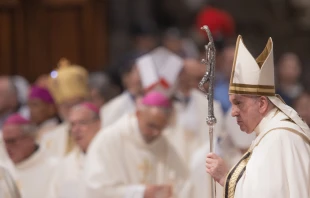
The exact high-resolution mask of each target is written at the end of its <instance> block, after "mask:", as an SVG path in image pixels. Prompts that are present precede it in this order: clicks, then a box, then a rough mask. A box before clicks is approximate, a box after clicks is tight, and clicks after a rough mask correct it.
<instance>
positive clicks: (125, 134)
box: [83, 92, 188, 198]
mask: <svg viewBox="0 0 310 198" xmlns="http://www.w3.org/2000/svg"><path fill="white" fill-rule="evenodd" d="M152 94H153V95H152ZM154 94H155V95H154ZM167 103H168V102H167V99H166V98H165V96H163V95H162V94H157V92H151V93H149V94H147V95H146V96H145V97H144V99H143V100H142V104H143V105H142V106H141V109H140V107H139V108H138V111H137V115H136V114H135V113H132V114H126V115H125V116H123V117H122V118H121V119H120V120H119V121H117V122H116V123H115V124H113V125H111V126H110V127H108V128H105V129H103V130H102V131H100V132H99V133H98V134H97V136H96V137H95V138H94V140H93V142H92V144H91V145H90V147H89V150H88V153H87V156H86V164H85V175H84V179H85V187H86V188H85V194H84V197H83V198H86V197H92V198H97V197H98V198H104V197H106V198H124V197H128V198H143V197H144V195H145V193H147V192H148V190H149V189H150V188H149V187H150V185H158V188H160V185H167V186H170V185H171V186H173V187H174V189H173V190H174V193H175V195H178V194H179V193H180V192H181V191H182V187H183V185H184V184H185V182H186V180H187V175H188V171H187V168H186V166H185V164H183V162H182V160H181V158H180V157H179V155H178V154H177V153H176V151H175V150H174V147H173V146H171V145H170V143H169V142H168V141H167V139H166V138H165V137H164V136H161V135H160V133H161V130H163V128H164V126H165V125H166V124H167V123H168V119H167V117H166V116H164V115H163V114H162V113H163V112H161V111H163V110H159V109H158V110H157V108H164V109H165V108H167V107H168V105H167ZM169 106H170V105H169ZM145 108H146V109H145ZM153 108H155V109H153ZM169 108H171V107H169ZM155 111H156V112H157V113H160V115H161V116H164V117H161V116H160V117H157V116H159V114H157V113H156V115H157V116H155V114H154V112H155ZM159 111H160V112H159ZM164 111H166V110H164ZM138 112H139V113H138ZM146 112H148V113H150V114H145V113H146ZM138 115H140V116H138ZM154 116H155V117H154ZM162 122H164V123H165V124H163V123H162ZM146 123H148V124H146ZM159 123H160V124H159ZM142 128H143V131H142V130H141V129H142ZM157 193H160V191H159V192H157ZM162 193H163V192H162ZM153 196H154V195H153ZM163 197H167V196H163Z"/></svg>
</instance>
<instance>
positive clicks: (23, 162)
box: [2, 114, 58, 198]
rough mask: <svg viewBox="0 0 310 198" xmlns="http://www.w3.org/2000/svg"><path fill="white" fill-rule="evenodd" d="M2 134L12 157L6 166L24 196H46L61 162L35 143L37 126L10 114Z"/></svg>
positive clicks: (40, 197) (31, 197)
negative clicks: (57, 166)
mask: <svg viewBox="0 0 310 198" xmlns="http://www.w3.org/2000/svg"><path fill="white" fill-rule="evenodd" d="M2 131H3V141H4V144H5V148H6V151H7V153H8V156H9V158H10V161H6V162H4V163H3V166H4V167H5V168H7V170H8V171H9V172H10V174H11V175H12V177H13V179H14V181H15V182H16V185H17V188H18V189H19V191H20V193H21V197H22V198H42V197H45V196H46V192H47V190H48V189H49V186H50V184H51V178H52V175H53V174H54V173H55V170H56V165H57V163H58V161H57V160H56V159H54V158H51V157H50V156H49V155H48V154H47V152H46V151H45V149H44V148H43V147H40V146H39V145H38V144H37V143H36V129H35V127H33V125H31V124H30V121H29V120H27V119H25V118H23V117H22V116H21V115H19V114H13V115H11V116H10V117H9V118H8V119H7V120H6V121H5V123H4V126H3V128H2Z"/></svg>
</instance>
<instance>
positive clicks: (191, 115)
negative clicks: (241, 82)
mask: <svg viewBox="0 0 310 198" xmlns="http://www.w3.org/2000/svg"><path fill="white" fill-rule="evenodd" d="M204 74H205V66H204V65H203V64H201V63H200V62H199V61H198V60H195V59H186V60H185V61H184V67H183V70H182V72H181V73H180V75H179V79H178V83H177V90H176V92H175V94H174V99H175V100H174V107H175V120H174V122H172V123H171V126H170V127H171V128H172V131H169V132H168V133H166V134H165V135H167V137H168V139H169V140H170V141H171V143H172V144H173V145H174V146H175V147H176V149H177V151H178V152H179V154H180V155H181V156H182V157H183V159H184V161H186V162H188V165H189V164H190V161H191V158H192V156H193V154H194V153H195V152H196V150H197V149H199V148H200V147H202V146H203V145H204V144H209V133H208V125H207V123H206V118H207V116H208V99H207V98H206V97H205V95H204V94H203V93H202V92H201V91H200V90H198V84H199V82H200V80H201V79H202V77H203V75H204ZM214 114H215V116H216V120H217V123H216V126H215V130H214V131H215V132H214V135H215V138H214V140H215V142H216V140H217V137H218V136H219V134H220V133H221V132H222V130H223V112H222V109H221V106H220V104H219V103H218V102H217V101H214Z"/></svg>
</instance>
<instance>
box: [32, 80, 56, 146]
mask: <svg viewBox="0 0 310 198" xmlns="http://www.w3.org/2000/svg"><path fill="white" fill-rule="evenodd" d="M28 107H29V111H30V120H31V122H32V123H34V124H35V125H36V127H37V130H38V131H37V141H38V142H40V141H41V139H42V136H44V134H45V133H47V132H48V131H49V130H52V129H53V128H55V127H56V126H57V125H58V124H59V122H60V121H59V119H58V117H57V109H56V105H55V101H54V99H53V97H52V96H51V94H50V92H49V91H48V89H46V88H44V87H39V86H35V85H34V86H32V87H31V89H30V91H29V94H28Z"/></svg>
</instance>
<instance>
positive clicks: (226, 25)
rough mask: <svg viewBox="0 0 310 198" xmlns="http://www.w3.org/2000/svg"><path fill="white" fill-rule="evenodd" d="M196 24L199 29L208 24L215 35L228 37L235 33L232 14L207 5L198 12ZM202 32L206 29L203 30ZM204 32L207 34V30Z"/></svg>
mask: <svg viewBox="0 0 310 198" xmlns="http://www.w3.org/2000/svg"><path fill="white" fill-rule="evenodd" d="M196 25H197V28H198V29H199V30H200V28H201V27H202V26H204V25H207V26H208V27H209V29H210V31H211V33H212V35H213V36H214V37H216V36H217V35H221V36H223V37H226V38H227V37H231V36H233V35H234V34H235V22H234V20H233V18H232V17H231V15H229V14H228V13H227V12H225V11H223V10H220V9H217V8H213V7H206V8H204V9H203V10H202V11H201V12H200V13H198V15H197V18H196ZM201 32H204V31H202V30H201ZM204 34H205V35H206V33H205V32H204Z"/></svg>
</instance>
